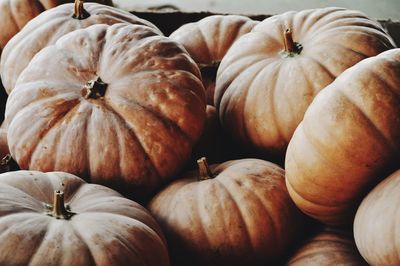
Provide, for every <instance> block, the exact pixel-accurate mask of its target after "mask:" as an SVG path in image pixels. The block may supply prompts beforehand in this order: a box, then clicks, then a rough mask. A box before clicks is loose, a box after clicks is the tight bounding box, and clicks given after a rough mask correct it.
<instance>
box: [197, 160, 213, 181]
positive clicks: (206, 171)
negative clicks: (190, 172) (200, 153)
mask: <svg viewBox="0 0 400 266" xmlns="http://www.w3.org/2000/svg"><path fill="white" fill-rule="evenodd" d="M197 165H198V167H199V180H207V179H211V178H213V177H214V176H213V173H212V172H211V170H210V167H209V166H208V163H207V159H206V158H205V157H202V158H200V159H198V160H197Z"/></svg>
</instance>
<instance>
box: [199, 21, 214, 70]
mask: <svg viewBox="0 0 400 266" xmlns="http://www.w3.org/2000/svg"><path fill="white" fill-rule="evenodd" d="M197 30H198V32H199V33H200V36H201V39H202V42H203V43H204V44H205V45H206V47H207V49H206V50H207V56H208V58H209V59H212V58H213V55H212V54H211V50H212V49H210V44H209V43H208V42H207V34H206V33H204V29H203V27H197ZM196 61H197V60H196ZM199 63H200V62H199Z"/></svg>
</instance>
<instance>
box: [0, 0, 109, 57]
mask: <svg viewBox="0 0 400 266" xmlns="http://www.w3.org/2000/svg"><path fill="white" fill-rule="evenodd" d="M66 2H73V1H72V0H70V1H66V0H0V53H1V49H3V48H4V46H6V44H7V42H8V41H9V40H10V39H11V38H12V37H13V36H14V35H15V34H17V33H18V32H19V31H20V30H21V29H22V28H23V27H24V26H25V25H26V23H28V22H29V21H30V20H31V19H33V18H34V17H36V16H37V15H39V14H40V13H42V12H43V11H45V10H47V9H50V8H53V7H56V6H58V5H61V4H64V3H66ZM75 2H79V1H78V0H76V1H75ZM81 2H83V1H81ZM90 2H98V3H102V4H106V5H112V1H111V0H92V1H90Z"/></svg>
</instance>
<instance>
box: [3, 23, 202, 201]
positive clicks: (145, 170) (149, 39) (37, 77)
mask: <svg viewBox="0 0 400 266" xmlns="http://www.w3.org/2000/svg"><path fill="white" fill-rule="evenodd" d="M205 108H206V105H205V93H204V88H203V86H202V83H201V80H200V71H199V69H198V67H197V65H196V64H195V62H194V61H193V60H192V59H191V58H190V56H189V55H188V54H187V52H186V51H184V50H183V49H182V48H181V46H179V45H178V44H177V43H175V42H174V41H172V40H170V39H169V38H167V37H163V36H160V35H158V33H157V31H156V30H154V29H152V28H150V27H147V26H140V25H129V24H125V23H120V24H114V25H112V26H108V25H104V24H101V25H93V26H91V27H88V28H85V29H81V30H76V31H74V32H71V33H69V34H67V35H65V36H64V37H62V38H61V39H59V40H58V41H57V43H56V44H55V45H52V46H48V47H47V48H44V49H43V50H42V51H41V52H39V53H38V54H37V55H36V56H35V57H34V59H33V60H32V61H31V63H30V64H29V66H28V67H27V68H26V69H25V70H24V71H23V73H22V74H21V76H20V78H19V79H18V82H17V85H16V87H15V89H14V90H13V91H12V92H11V94H10V95H9V98H8V101H7V106H6V114H5V116H6V123H7V124H8V125H9V126H8V131H7V140H8V145H9V148H10V152H11V154H12V156H13V158H14V159H15V160H16V161H17V163H18V164H19V165H20V167H21V168H22V169H31V170H40V171H45V172H48V171H64V172H69V173H74V174H77V175H80V176H82V177H85V178H87V179H88V180H90V181H91V182H95V183H101V184H106V185H109V186H112V187H114V188H116V189H118V190H120V191H122V192H126V193H129V195H131V196H132V195H133V196H136V197H138V196H139V195H142V194H146V193H148V192H151V191H153V190H154V189H155V188H157V187H158V186H160V185H161V184H162V183H164V182H166V181H167V180H169V179H170V178H171V177H173V176H174V175H175V174H177V172H178V171H179V170H180V169H181V167H182V166H183V165H184V164H185V162H186V161H187V160H188V159H189V156H190V152H191V149H192V146H193V145H194V143H195V142H196V141H197V140H198V138H199V137H200V135H201V133H202V130H203V124H204V120H205Z"/></svg>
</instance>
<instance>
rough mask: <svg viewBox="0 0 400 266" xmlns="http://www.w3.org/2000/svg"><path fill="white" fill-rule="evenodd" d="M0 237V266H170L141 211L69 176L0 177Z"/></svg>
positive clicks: (106, 190) (150, 221)
mask: <svg viewBox="0 0 400 266" xmlns="http://www.w3.org/2000/svg"><path fill="white" fill-rule="evenodd" d="M0 234H1V242H0V264H1V265H8V266H14V265H15V266H16V265H32V266H34V265H37V266H42V265H143V266H167V265H169V258H168V252H167V247H166V246H165V240H164V236H163V234H162V232H161V230H160V228H159V226H158V224H157V223H156V222H155V220H154V219H153V218H152V217H151V215H150V214H149V213H148V211H147V210H146V209H145V208H143V207H142V206H140V205H139V204H137V203H136V202H134V201H131V200H128V199H126V198H123V197H122V196H121V195H120V194H118V193H117V192H115V191H113V190H111V189H109V188H107V187H104V186H100V185H94V184H87V183H85V182H84V181H83V180H82V179H80V178H79V177H77V176H74V175H71V174H68V173H62V172H51V173H42V172H37V171H16V172H10V173H4V174H1V175H0Z"/></svg>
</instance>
